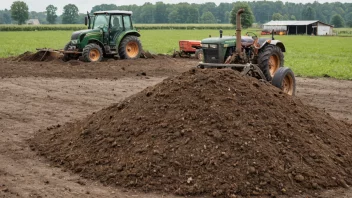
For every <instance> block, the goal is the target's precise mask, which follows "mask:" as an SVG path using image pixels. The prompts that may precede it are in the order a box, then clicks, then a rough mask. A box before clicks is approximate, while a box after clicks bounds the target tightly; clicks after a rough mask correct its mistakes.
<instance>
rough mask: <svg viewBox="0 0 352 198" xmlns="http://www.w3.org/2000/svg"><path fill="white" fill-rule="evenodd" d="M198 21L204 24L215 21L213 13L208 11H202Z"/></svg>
mask: <svg viewBox="0 0 352 198" xmlns="http://www.w3.org/2000/svg"><path fill="white" fill-rule="evenodd" d="M200 21H201V23H206V24H210V23H215V22H216V20H215V17H214V15H213V14H212V13H211V12H210V11H207V12H204V13H203V15H202V16H201V17H200Z"/></svg>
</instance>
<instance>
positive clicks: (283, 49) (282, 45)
mask: <svg viewBox="0 0 352 198" xmlns="http://www.w3.org/2000/svg"><path fill="white" fill-rule="evenodd" d="M270 44H272V45H276V46H278V47H279V48H281V51H282V52H286V48H285V45H284V44H283V43H282V42H281V41H279V40H271V42H270Z"/></svg>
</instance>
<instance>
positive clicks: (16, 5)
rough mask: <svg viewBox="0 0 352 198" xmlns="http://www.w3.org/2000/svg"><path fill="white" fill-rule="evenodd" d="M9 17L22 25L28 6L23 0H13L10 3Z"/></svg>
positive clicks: (26, 16)
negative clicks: (13, 0)
mask: <svg viewBox="0 0 352 198" xmlns="http://www.w3.org/2000/svg"><path fill="white" fill-rule="evenodd" d="M11 17H12V18H13V19H14V20H16V21H17V23H18V25H22V24H24V23H25V22H26V20H27V19H28V6H27V4H26V3H25V2H23V1H15V2H13V3H12V5H11Z"/></svg>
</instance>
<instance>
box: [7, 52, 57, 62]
mask: <svg viewBox="0 0 352 198" xmlns="http://www.w3.org/2000/svg"><path fill="white" fill-rule="evenodd" d="M60 58H61V55H60V54H59V53H56V52H49V51H47V52H45V51H38V52H36V53H32V52H25V53H23V54H21V55H19V56H17V57H15V58H13V59H12V60H13V61H53V60H57V59H60Z"/></svg>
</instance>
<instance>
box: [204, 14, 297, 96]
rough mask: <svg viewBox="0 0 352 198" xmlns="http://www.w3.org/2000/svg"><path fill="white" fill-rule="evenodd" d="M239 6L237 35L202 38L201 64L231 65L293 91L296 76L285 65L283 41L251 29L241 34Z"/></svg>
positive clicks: (207, 65) (290, 92)
mask: <svg viewBox="0 0 352 198" xmlns="http://www.w3.org/2000/svg"><path fill="white" fill-rule="evenodd" d="M243 12H244V10H243V9H240V10H239V11H238V12H237V17H236V29H237V30H236V36H235V37H234V36H228V37H225V36H224V37H223V36H222V30H220V37H216V38H212V37H211V38H206V39H203V40H202V41H201V46H202V50H203V62H201V63H200V64H199V65H198V67H200V68H217V69H221V68H231V69H234V70H238V71H240V72H241V73H242V74H247V75H250V76H253V77H256V78H258V79H262V80H265V81H269V82H271V83H272V84H273V85H274V86H276V87H278V88H280V89H282V90H283V92H285V93H287V94H289V95H294V94H295V89H296V81H295V76H294V74H293V72H292V70H291V69H290V68H287V67H283V64H284V55H283V52H285V51H286V49H285V46H284V44H283V43H282V42H281V41H279V40H275V39H274V36H273V35H272V38H258V37H257V35H255V34H254V33H252V32H247V34H246V36H241V14H242V13H243Z"/></svg>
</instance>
